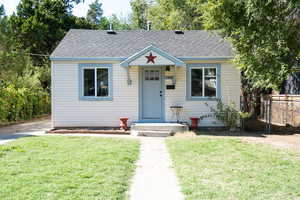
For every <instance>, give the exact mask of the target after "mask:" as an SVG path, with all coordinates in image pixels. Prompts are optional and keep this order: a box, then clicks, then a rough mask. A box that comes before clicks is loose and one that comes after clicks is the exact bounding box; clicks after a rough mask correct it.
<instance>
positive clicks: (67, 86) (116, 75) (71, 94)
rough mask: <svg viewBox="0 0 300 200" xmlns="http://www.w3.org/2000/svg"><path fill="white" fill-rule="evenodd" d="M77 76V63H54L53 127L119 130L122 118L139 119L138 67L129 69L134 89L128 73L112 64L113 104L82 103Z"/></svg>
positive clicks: (99, 102) (117, 65)
mask: <svg viewBox="0 0 300 200" xmlns="http://www.w3.org/2000/svg"><path fill="white" fill-rule="evenodd" d="M81 63H87V62H81ZM88 63H91V62H90V61H89V62H88ZM94 63H99V62H94ZM78 73H79V67H78V62H66V61H65V62H62V61H53V63H52V102H53V105H52V114H53V116H52V119H53V126H54V127H85V126H89V127H93V126H104V127H117V126H119V118H120V117H124V116H125V117H129V118H130V121H136V120H137V119H138V68H137V67H132V68H131V69H130V76H131V78H132V85H128V84H127V71H126V69H125V68H123V67H120V66H119V64H113V101H87V100H79V88H78V87H79V74H78Z"/></svg>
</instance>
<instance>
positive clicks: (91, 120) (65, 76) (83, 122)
mask: <svg viewBox="0 0 300 200" xmlns="http://www.w3.org/2000/svg"><path fill="white" fill-rule="evenodd" d="M92 62H93V63H99V62H98V61H89V62H86V61H85V62H70V61H52V120H53V126H54V127H85V126H88V127H93V126H95V127H96V126H103V127H117V126H119V118H120V117H123V116H125V117H129V118H130V120H129V123H131V122H132V121H138V114H139V110H138V109H139V99H138V97H139V89H138V88H139V87H138V84H139V77H138V75H139V73H138V72H139V69H138V67H137V66H135V67H131V68H130V70H129V72H130V77H131V80H132V84H131V85H128V84H127V70H126V69H125V68H123V67H120V65H119V63H114V64H113V100H112V101H87V100H79V88H78V87H79V66H78V64H79V63H92ZM190 62H191V61H190ZM107 63H109V62H107ZM209 63H212V62H211V61H210V62H209ZM166 75H171V73H170V72H166ZM176 81H177V82H176V89H175V90H165V112H166V113H165V117H166V121H175V120H176V118H175V116H173V115H172V112H171V110H170V106H172V105H182V106H183V113H182V115H181V120H184V121H190V120H189V118H190V117H199V116H201V115H204V114H206V113H208V112H209V108H208V107H207V106H206V105H205V101H187V100H186V68H185V67H177V72H176ZM240 84H241V83H240V72H239V70H237V69H236V68H235V67H234V66H233V65H232V64H230V63H221V96H222V99H223V101H224V102H225V103H228V102H229V101H234V102H235V104H236V105H237V108H238V107H239V105H240V98H239V96H240ZM207 103H208V104H210V105H215V104H216V103H215V102H214V101H207ZM199 125H200V126H218V125H222V124H221V123H218V122H216V120H215V119H211V118H206V119H204V120H202V121H201V122H200V124H199Z"/></svg>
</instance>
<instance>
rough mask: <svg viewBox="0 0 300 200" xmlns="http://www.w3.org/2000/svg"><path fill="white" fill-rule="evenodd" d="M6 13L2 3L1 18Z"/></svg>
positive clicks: (0, 6)
mask: <svg viewBox="0 0 300 200" xmlns="http://www.w3.org/2000/svg"><path fill="white" fill-rule="evenodd" d="M4 15H5V9H4V5H3V4H2V5H0V18H1V17H3V16H4Z"/></svg>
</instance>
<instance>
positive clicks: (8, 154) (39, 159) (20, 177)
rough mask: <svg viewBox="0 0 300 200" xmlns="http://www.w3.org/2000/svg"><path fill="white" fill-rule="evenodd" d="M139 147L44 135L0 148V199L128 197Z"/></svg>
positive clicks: (115, 141)
mask: <svg viewBox="0 0 300 200" xmlns="http://www.w3.org/2000/svg"><path fill="white" fill-rule="evenodd" d="M138 149H139V143H138V141H135V140H126V139H109V138H96V137H93V138H91V137H63V136H61V137H59V136H42V137H28V138H22V139H18V140H17V141H14V142H12V143H10V144H8V145H3V146H0V199H1V200H5V199H9V200H14V199H20V200H29V199H35V200H36V199H43V200H48V199H49V200H51V199H59V200H64V199H72V200H74V199H89V200H90V199H103V200H109V199H114V200H117V199H126V198H127V197H126V191H127V190H128V186H129V179H130V178H131V176H132V175H133V171H134V169H135V161H136V159H137V157H138Z"/></svg>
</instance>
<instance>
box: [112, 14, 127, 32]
mask: <svg viewBox="0 0 300 200" xmlns="http://www.w3.org/2000/svg"><path fill="white" fill-rule="evenodd" d="M107 22H108V24H107V27H108V26H109V24H112V25H113V28H114V29H115V30H130V29H131V24H130V22H128V18H126V17H123V16H119V17H118V16H117V15H115V14H113V15H112V16H110V17H109V18H108V20H107ZM107 22H106V23H107Z"/></svg>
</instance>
